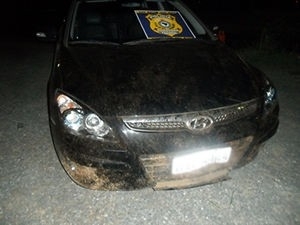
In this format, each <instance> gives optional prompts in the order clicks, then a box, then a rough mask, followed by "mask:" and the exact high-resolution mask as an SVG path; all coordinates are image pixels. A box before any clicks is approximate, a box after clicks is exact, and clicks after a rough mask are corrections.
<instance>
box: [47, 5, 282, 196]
mask: <svg viewBox="0 0 300 225" xmlns="http://www.w3.org/2000/svg"><path fill="white" fill-rule="evenodd" d="M48 109H49V123H50V129H51V134H52V139H53V143H54V146H55V149H56V152H57V155H58V157H59V159H60V162H61V164H62V166H63V168H64V169H65V171H66V172H67V174H68V175H69V176H70V177H71V179H72V180H73V181H75V182H76V183H77V184H79V185H81V186H83V187H86V188H89V189H99V190H132V189H139V188H146V187H150V188H153V189H177V188H188V187H194V186H199V185H204V184H208V183H214V182H218V181H222V180H224V179H226V178H228V175H229V172H230V171H231V170H232V169H233V168H236V167H239V166H242V165H244V164H245V163H247V162H249V161H251V160H252V159H253V158H254V156H255V155H256V154H257V152H258V150H259V147H260V145H261V144H262V143H263V142H264V141H266V140H267V139H268V138H270V137H271V136H272V135H273V134H274V133H275V132H276V129H277V126H278V112H279V104H278V100H277V93H276V89H275V87H274V85H273V84H272V82H271V81H270V80H269V79H268V78H267V77H266V76H265V75H264V74H263V73H262V72H261V71H259V70H258V69H256V68H254V67H253V66H251V65H250V64H248V63H247V62H245V61H243V60H242V59H241V58H240V57H239V56H238V55H237V54H236V53H234V52H233V51H232V50H231V49H229V48H228V47H226V46H225V45H224V44H222V43H221V42H220V41H218V40H216V38H215V36H214V35H213V34H212V32H211V31H210V30H208V29H207V28H206V26H205V25H204V24H203V23H202V22H201V21H200V20H199V19H198V18H197V17H196V16H195V14H193V12H192V11H191V10H190V9H188V8H187V7H186V6H185V5H184V4H183V3H182V2H181V1H179V0H143V1H137V0H129V1H118V0H92V1H89V0H86V1H74V2H73V4H72V5H71V8H70V12H69V15H68V17H67V19H66V20H65V23H64V24H63V25H62V27H61V29H60V33H59V39H58V40H57V47H56V51H55V57H54V62H53V69H52V73H51V75H50V78H49V82H48Z"/></svg>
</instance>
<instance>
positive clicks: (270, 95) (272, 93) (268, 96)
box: [265, 86, 276, 105]
mask: <svg viewBox="0 0 300 225" xmlns="http://www.w3.org/2000/svg"><path fill="white" fill-rule="evenodd" d="M275 100H276V89H275V88H274V87H273V86H268V87H267V89H266V92H265V104H266V105H268V104H272V103H273V102H274V101H275Z"/></svg>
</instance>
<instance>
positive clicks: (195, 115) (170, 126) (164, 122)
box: [122, 99, 258, 132]
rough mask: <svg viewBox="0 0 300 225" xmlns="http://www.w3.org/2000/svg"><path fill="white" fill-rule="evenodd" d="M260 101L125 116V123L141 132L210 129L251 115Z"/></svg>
mask: <svg viewBox="0 0 300 225" xmlns="http://www.w3.org/2000/svg"><path fill="white" fill-rule="evenodd" d="M257 108H258V101H257V99H253V100H250V101H247V102H243V103H239V104H235V105H231V106H226V107H221V108H215V109H210V110H204V111H198V112H188V113H178V114H163V115H145V116H123V117H122V120H123V122H124V123H125V125H126V126H127V127H128V128H129V129H131V130H134V131H140V132H170V131H182V130H188V131H191V132H205V131H209V130H210V129H211V128H212V127H213V126H216V125H221V124H226V123H229V122H233V121H235V120H239V119H241V118H244V117H247V116H250V115H252V114H254V113H255V112H256V111H257Z"/></svg>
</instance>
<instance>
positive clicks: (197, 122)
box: [186, 115, 213, 132]
mask: <svg viewBox="0 0 300 225" xmlns="http://www.w3.org/2000/svg"><path fill="white" fill-rule="evenodd" d="M186 125H187V128H188V129H189V130H190V131H192V132H201V131H204V130H207V129H209V128H211V126H212V125H213V120H212V118H210V117H209V116H201V115H199V116H195V117H193V118H192V119H191V120H188V121H187V122H186Z"/></svg>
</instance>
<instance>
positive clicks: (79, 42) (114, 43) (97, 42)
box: [70, 40, 120, 45]
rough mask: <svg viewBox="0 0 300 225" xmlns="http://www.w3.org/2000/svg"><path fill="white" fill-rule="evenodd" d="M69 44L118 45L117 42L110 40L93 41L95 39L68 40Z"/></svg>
mask: <svg viewBox="0 0 300 225" xmlns="http://www.w3.org/2000/svg"><path fill="white" fill-rule="evenodd" d="M70 44H96V45H120V44H119V43H117V42H112V41H95V40H90V41H89V40H80V41H70Z"/></svg>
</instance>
